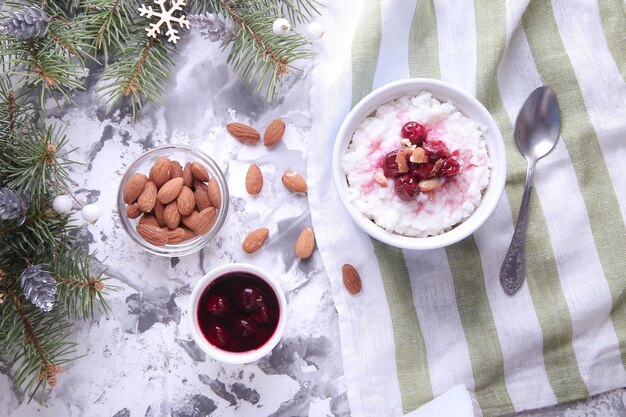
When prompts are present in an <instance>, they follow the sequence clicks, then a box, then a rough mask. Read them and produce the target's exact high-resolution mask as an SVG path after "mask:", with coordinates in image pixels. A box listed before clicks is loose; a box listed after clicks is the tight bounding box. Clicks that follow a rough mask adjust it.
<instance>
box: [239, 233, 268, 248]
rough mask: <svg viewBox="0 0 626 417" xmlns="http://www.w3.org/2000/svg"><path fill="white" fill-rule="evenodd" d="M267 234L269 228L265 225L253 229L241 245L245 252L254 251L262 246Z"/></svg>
mask: <svg viewBox="0 0 626 417" xmlns="http://www.w3.org/2000/svg"><path fill="white" fill-rule="evenodd" d="M269 234H270V230H269V229H268V228H266V227H262V228H260V229H256V230H253V231H252V232H250V233H249V234H248V236H246V238H245V239H244V241H243V244H242V245H241V247H242V248H243V250H244V251H245V252H246V253H253V252H256V251H258V250H259V249H260V248H261V246H263V244H264V243H265V241H266V240H267V237H268V236H269Z"/></svg>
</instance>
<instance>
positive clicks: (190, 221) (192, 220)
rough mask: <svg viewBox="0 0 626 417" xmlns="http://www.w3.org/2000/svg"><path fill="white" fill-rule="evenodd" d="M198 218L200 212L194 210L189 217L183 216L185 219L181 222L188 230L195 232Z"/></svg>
mask: <svg viewBox="0 0 626 417" xmlns="http://www.w3.org/2000/svg"><path fill="white" fill-rule="evenodd" d="M197 216H198V212H197V211H196V210H194V211H193V212H192V213H191V214H190V215H189V216H183V218H182V219H180V221H181V222H183V224H184V225H185V227H186V228H188V229H191V230H194V229H195V228H196V217H197Z"/></svg>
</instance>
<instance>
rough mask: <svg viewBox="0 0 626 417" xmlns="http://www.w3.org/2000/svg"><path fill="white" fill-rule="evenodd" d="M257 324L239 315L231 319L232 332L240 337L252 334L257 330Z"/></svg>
mask: <svg viewBox="0 0 626 417" xmlns="http://www.w3.org/2000/svg"><path fill="white" fill-rule="evenodd" d="M257 328H258V326H257V324H256V323H255V322H254V321H253V320H250V319H249V318H246V317H240V318H238V319H235V320H234V321H233V333H235V334H236V335H237V336H239V337H240V338H246V337H249V336H252V335H253V334H254V333H256V331H257Z"/></svg>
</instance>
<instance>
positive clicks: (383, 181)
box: [374, 171, 387, 188]
mask: <svg viewBox="0 0 626 417" xmlns="http://www.w3.org/2000/svg"><path fill="white" fill-rule="evenodd" d="M374 181H376V182H377V183H378V185H380V186H381V187H383V188H386V187H387V178H386V177H385V174H384V173H383V172H382V171H377V172H376V174H374Z"/></svg>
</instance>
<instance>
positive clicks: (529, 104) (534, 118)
mask: <svg viewBox="0 0 626 417" xmlns="http://www.w3.org/2000/svg"><path fill="white" fill-rule="evenodd" d="M560 130H561V110H560V109H559V102H558V101H557V100H556V95H555V94H554V91H552V90H551V89H550V87H546V86H542V87H539V88H537V89H536V90H535V91H533V92H532V93H531V94H530V96H528V98H527V99H526V102H525V103H524V105H523V106H522V109H521V110H520V112H519V114H518V115H517V119H516V120H515V132H514V133H513V137H514V138H515V144H516V145H517V149H519V151H520V152H521V153H522V155H524V156H525V157H526V159H527V160H529V161H530V160H534V161H535V162H536V161H537V160H539V159H541V158H543V157H544V156H546V155H547V154H549V153H550V151H551V150H552V149H553V148H554V147H555V146H556V144H557V142H558V140H559V132H560Z"/></svg>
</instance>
